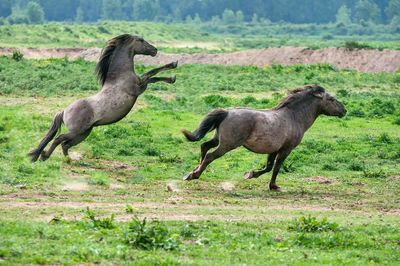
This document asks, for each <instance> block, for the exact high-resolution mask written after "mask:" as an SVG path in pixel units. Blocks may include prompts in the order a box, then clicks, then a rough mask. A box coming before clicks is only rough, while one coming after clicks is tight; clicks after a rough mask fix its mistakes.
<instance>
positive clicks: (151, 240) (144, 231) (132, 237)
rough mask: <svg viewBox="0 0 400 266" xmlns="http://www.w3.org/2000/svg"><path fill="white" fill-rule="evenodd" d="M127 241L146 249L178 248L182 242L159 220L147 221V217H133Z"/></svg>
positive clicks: (126, 234) (126, 237) (126, 235)
mask: <svg viewBox="0 0 400 266" xmlns="http://www.w3.org/2000/svg"><path fill="white" fill-rule="evenodd" d="M125 243H126V244H128V245H130V246H132V247H135V248H138V249H144V250H155V249H164V250H176V249H178V248H179V245H180V242H179V240H178V239H177V236H175V235H173V234H171V232H170V231H169V230H168V228H167V227H166V226H165V225H164V224H162V223H161V222H159V221H151V222H147V220H146V218H145V219H143V220H139V219H138V218H137V217H136V218H134V219H132V221H131V222H130V223H129V225H128V229H127V231H126V232H125Z"/></svg>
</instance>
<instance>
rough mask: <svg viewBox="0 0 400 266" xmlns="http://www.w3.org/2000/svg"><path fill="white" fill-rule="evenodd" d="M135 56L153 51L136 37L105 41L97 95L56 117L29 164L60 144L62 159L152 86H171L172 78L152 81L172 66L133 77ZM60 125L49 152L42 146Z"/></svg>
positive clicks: (122, 115)
mask: <svg viewBox="0 0 400 266" xmlns="http://www.w3.org/2000/svg"><path fill="white" fill-rule="evenodd" d="M137 54H141V55H151V56H155V55H156V54H157V49H156V48H155V47H154V46H152V45H150V44H149V43H148V42H146V41H145V40H143V39H142V38H140V37H137V36H132V35H129V34H123V35H120V36H117V37H115V38H113V39H111V40H110V41H108V44H107V46H106V47H105V48H104V49H103V51H102V53H101V56H100V60H99V62H98V63H97V66H96V73H97V78H98V80H99V81H100V84H101V86H102V88H101V90H100V92H98V93H97V94H95V95H93V96H90V97H88V98H86V99H80V100H77V101H76V102H74V103H72V104H71V105H70V106H68V107H67V108H66V109H64V111H62V112H60V113H58V114H57V115H56V116H55V118H54V120H53V123H52V125H51V127H50V129H49V131H48V133H47V135H46V136H45V137H44V139H43V140H42V141H41V142H40V144H39V146H38V147H37V148H36V149H34V150H32V151H31V152H30V153H29V155H30V156H31V160H32V161H33V162H35V161H37V160H38V158H39V157H40V159H41V160H46V159H48V158H49V157H50V155H51V154H52V153H53V151H54V149H55V148H56V147H57V146H58V145H59V144H61V147H62V150H63V154H64V156H68V149H69V148H71V147H72V146H75V145H77V144H78V143H80V142H82V141H83V140H84V139H85V138H86V137H87V136H88V135H89V134H90V132H91V131H92V129H93V127H96V126H101V125H108V124H112V123H115V122H117V121H119V120H121V119H122V118H124V117H125V116H126V115H127V114H128V113H129V112H130V110H131V109H132V107H133V105H134V104H135V102H136V99H137V98H138V97H139V95H141V94H142V93H143V92H144V91H145V90H146V88H147V84H149V83H154V82H159V81H163V82H167V83H174V82H175V80H176V78H175V76H174V77H153V76H154V75H156V74H157V73H159V72H161V71H164V70H168V69H173V68H176V67H177V65H178V63H177V62H173V63H170V64H167V65H165V66H163V67H159V68H156V69H153V70H151V71H149V72H147V73H145V74H143V75H142V76H138V75H137V74H136V73H135V69H134V65H133V57H134V56H135V55H137ZM62 123H64V124H65V126H66V127H67V129H68V133H66V134H61V135H59V136H58V137H57V138H56V139H55V140H54V141H53V143H52V145H51V147H50V149H49V150H48V151H45V150H44V148H45V147H46V145H47V144H48V143H49V142H50V141H51V140H52V139H53V138H54V137H55V136H56V134H57V132H58V131H59V129H60V127H61V125H62Z"/></svg>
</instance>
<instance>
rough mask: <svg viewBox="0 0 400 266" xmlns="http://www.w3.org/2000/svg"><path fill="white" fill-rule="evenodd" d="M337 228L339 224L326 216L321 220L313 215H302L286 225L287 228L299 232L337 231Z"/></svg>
mask: <svg viewBox="0 0 400 266" xmlns="http://www.w3.org/2000/svg"><path fill="white" fill-rule="evenodd" d="M338 229H339V225H338V224H337V223H335V222H330V221H328V219H327V218H326V217H325V218H323V219H322V220H318V219H317V218H316V217H313V216H308V217H304V216H302V217H300V218H298V219H295V220H294V221H293V223H292V224H291V225H289V227H288V230H290V231H297V232H301V233H311V232H326V231H337V230H338Z"/></svg>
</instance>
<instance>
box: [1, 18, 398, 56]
mask: <svg viewBox="0 0 400 266" xmlns="http://www.w3.org/2000/svg"><path fill="white" fill-rule="evenodd" d="M122 33H129V34H134V35H141V36H144V37H146V39H147V40H149V41H151V42H152V43H154V44H155V45H156V46H157V47H158V48H161V50H162V51H165V52H188V53H193V52H212V53H214V52H226V51H235V50H243V49H254V48H268V47H281V46H300V47H309V48H312V49H317V48H323V47H345V46H346V42H347V41H357V42H359V45H360V47H361V48H362V47H363V48H368V49H397V50H398V49H400V45H399V41H398V40H399V39H400V35H399V33H398V32H397V31H396V30H395V29H392V28H391V27H390V26H387V25H386V26H384V25H375V26H374V25H369V24H368V25H356V24H354V25H349V26H343V25H342V26H340V25H334V24H327V25H308V24H304V25H291V24H281V23H258V24H252V23H245V24H241V25H213V24H210V23H201V24H199V25H196V24H183V23H175V24H164V23H154V22H110V21H105V22H99V23H96V24H68V23H47V24H43V25H3V26H0V47H11V48H16V47H51V48H62V47H103V45H104V43H105V42H106V41H107V40H108V39H110V38H112V37H114V36H116V35H119V34H122Z"/></svg>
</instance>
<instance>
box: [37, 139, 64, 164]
mask: <svg viewBox="0 0 400 266" xmlns="http://www.w3.org/2000/svg"><path fill="white" fill-rule="evenodd" d="M70 138H71V134H70V133H67V134H61V135H60V136H58V137H57V138H56V139H55V140H54V141H53V143H52V144H51V146H50V149H49V150H47V151H43V152H42V154H41V155H40V160H42V161H46V160H47V159H48V158H49V157H50V155H51V154H52V153H53V151H54V150H55V148H56V147H57V146H58V145H60V144H61V143H62V142H64V141H68V140H69V139H70Z"/></svg>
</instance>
